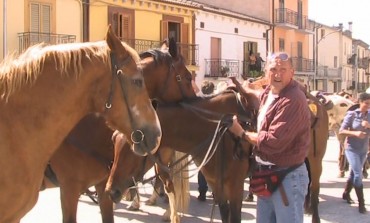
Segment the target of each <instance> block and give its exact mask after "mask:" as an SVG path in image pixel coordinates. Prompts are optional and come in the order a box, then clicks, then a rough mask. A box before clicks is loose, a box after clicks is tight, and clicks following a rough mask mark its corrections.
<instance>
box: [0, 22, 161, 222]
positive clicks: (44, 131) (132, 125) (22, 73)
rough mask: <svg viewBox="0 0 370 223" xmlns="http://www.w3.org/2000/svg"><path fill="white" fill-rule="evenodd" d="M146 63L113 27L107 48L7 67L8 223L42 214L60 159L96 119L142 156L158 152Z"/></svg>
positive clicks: (47, 53)
mask: <svg viewBox="0 0 370 223" xmlns="http://www.w3.org/2000/svg"><path fill="white" fill-rule="evenodd" d="M139 59H140V58H139V56H138V54H137V53H136V51H134V50H133V49H132V48H130V47H129V46H128V45H126V44H123V43H121V41H120V40H119V39H118V38H117V36H115V35H114V33H113V30H112V28H111V27H109V29H108V32H107V35H106V41H99V42H94V43H92V42H88V43H75V44H64V45H54V46H43V45H35V46H33V47H31V48H29V49H28V50H27V51H26V52H25V53H23V54H21V55H19V56H18V57H16V56H10V57H8V58H6V59H5V60H4V61H3V62H2V63H1V66H0V95H1V99H0V129H1V130H0V141H1V146H0V169H1V171H0V185H1V189H0V196H1V200H0V222H7V223H15V222H19V221H20V219H21V218H22V217H23V216H24V215H25V214H26V213H27V212H28V211H29V210H30V209H31V208H32V207H33V206H34V204H35V203H36V201H37V198H38V194H39V190H40V186H41V184H42V179H43V176H44V170H45V168H46V166H47V163H48V161H49V160H50V158H51V156H52V154H53V153H54V152H55V151H56V150H57V148H58V146H59V145H60V144H61V143H62V141H63V140H64V138H65V137H66V136H67V135H68V133H69V132H70V131H71V130H72V128H73V127H74V126H75V125H76V124H77V123H78V121H79V120H80V119H81V118H82V117H84V116H85V115H87V114H89V113H93V112H95V113H100V114H102V115H103V116H104V118H105V119H106V120H107V121H108V123H109V124H110V125H111V126H112V127H113V128H115V129H119V130H120V131H122V132H124V133H125V134H127V135H128V136H131V137H129V138H128V142H129V143H130V144H132V145H133V149H134V150H137V151H138V152H139V153H142V152H143V151H146V152H147V153H151V152H155V151H156V149H157V148H158V146H159V142H160V139H161V135H162V132H161V128H160V124H159V120H158V117H157V115H156V112H155V110H154V109H153V107H152V104H151V103H150V99H149V96H148V93H147V91H146V88H145V83H144V80H143V75H142V71H141V68H140V67H139V66H138V64H137V63H138V62H139ZM41 99H42V100H41ZM144 136H145V137H144Z"/></svg>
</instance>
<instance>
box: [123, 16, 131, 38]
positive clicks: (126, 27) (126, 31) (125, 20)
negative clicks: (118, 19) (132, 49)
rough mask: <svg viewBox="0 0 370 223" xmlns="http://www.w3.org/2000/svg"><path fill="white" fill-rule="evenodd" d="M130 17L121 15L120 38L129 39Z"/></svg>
mask: <svg viewBox="0 0 370 223" xmlns="http://www.w3.org/2000/svg"><path fill="white" fill-rule="evenodd" d="M130 37H131V35H130V17H129V16H123V17H122V38H123V39H125V40H126V41H127V40H128V39H130Z"/></svg>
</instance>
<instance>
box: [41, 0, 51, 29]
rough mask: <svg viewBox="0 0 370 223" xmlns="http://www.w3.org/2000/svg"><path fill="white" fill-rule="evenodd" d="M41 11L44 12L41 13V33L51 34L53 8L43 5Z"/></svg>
mask: <svg viewBox="0 0 370 223" xmlns="http://www.w3.org/2000/svg"><path fill="white" fill-rule="evenodd" d="M41 10H42V12H41V19H42V26H41V32H42V33H50V32H51V27H50V12H51V7H50V5H42V7H41Z"/></svg>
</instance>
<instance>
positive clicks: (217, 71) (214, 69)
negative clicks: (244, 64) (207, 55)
mask: <svg viewBox="0 0 370 223" xmlns="http://www.w3.org/2000/svg"><path fill="white" fill-rule="evenodd" d="M226 70H228V71H227V72H225V71H226ZM238 75H239V61H238V60H227V59H206V60H205V71H204V77H213V78H219V77H228V76H238Z"/></svg>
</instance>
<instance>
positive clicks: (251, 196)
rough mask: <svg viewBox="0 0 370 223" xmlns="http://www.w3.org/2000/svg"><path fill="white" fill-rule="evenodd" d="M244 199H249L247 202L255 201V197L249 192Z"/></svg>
mask: <svg viewBox="0 0 370 223" xmlns="http://www.w3.org/2000/svg"><path fill="white" fill-rule="evenodd" d="M244 201H247V202H253V201H254V197H253V194H252V195H251V194H248V195H247V196H246V197H245V198H244Z"/></svg>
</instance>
